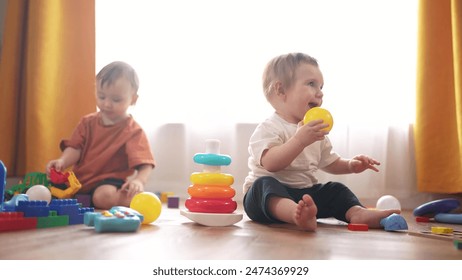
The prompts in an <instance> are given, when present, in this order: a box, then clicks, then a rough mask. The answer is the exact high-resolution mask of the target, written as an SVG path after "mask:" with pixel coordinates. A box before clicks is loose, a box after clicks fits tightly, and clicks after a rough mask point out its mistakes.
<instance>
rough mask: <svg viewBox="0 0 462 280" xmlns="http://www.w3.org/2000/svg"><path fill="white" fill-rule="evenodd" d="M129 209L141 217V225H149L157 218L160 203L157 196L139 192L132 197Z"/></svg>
mask: <svg viewBox="0 0 462 280" xmlns="http://www.w3.org/2000/svg"><path fill="white" fill-rule="evenodd" d="M130 208H132V209H134V210H136V211H138V212H139V213H140V214H141V215H143V224H150V223H152V222H154V221H155V220H157V218H159V216H160V213H161V211H162V203H161V202H160V199H159V198H158V197H157V195H155V194H153V193H151V192H141V193H139V194H136V195H135V196H134V197H133V199H132V201H131V202H130Z"/></svg>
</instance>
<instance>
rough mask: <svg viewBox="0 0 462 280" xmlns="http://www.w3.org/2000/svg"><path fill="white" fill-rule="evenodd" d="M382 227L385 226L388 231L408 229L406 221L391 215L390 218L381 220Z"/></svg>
mask: <svg viewBox="0 0 462 280" xmlns="http://www.w3.org/2000/svg"><path fill="white" fill-rule="evenodd" d="M380 225H381V226H383V228H384V229H385V230H386V231H395V230H406V229H408V227H407V223H406V220H405V219H404V218H403V217H402V216H400V215H398V214H391V215H390V216H388V217H386V218H383V219H382V220H380Z"/></svg>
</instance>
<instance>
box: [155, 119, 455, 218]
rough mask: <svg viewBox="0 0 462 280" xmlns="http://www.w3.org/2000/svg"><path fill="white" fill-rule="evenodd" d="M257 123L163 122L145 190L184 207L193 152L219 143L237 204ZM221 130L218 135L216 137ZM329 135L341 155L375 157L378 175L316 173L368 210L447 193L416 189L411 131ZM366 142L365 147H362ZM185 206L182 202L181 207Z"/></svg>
mask: <svg viewBox="0 0 462 280" xmlns="http://www.w3.org/2000/svg"><path fill="white" fill-rule="evenodd" d="M255 127H256V124H236V125H235V126H230V127H221V128H220V129H216V130H215V129H209V130H208V131H200V130H197V129H195V128H191V127H187V126H185V125H184V124H166V125H163V126H160V127H159V128H158V129H156V130H155V132H154V133H153V134H152V135H149V137H150V140H151V143H152V149H153V152H154V156H155V159H156V161H157V166H156V168H155V169H154V171H153V173H152V175H151V177H150V179H149V182H148V184H147V187H146V190H148V191H152V192H167V191H168V192H174V193H175V195H178V196H180V198H181V200H182V203H184V200H185V199H186V198H187V197H188V193H187V188H188V187H189V185H190V184H191V183H190V181H189V176H190V175H191V173H192V172H200V171H202V165H199V164H196V163H194V162H193V159H192V158H193V156H194V154H196V153H203V152H205V140H206V139H209V138H213V139H219V140H220V141H221V153H222V154H228V155H230V156H231V158H232V163H231V165H230V166H227V167H223V168H222V172H224V173H229V174H231V175H233V176H234V179H235V183H234V184H233V186H232V187H233V188H234V189H235V190H236V197H235V200H237V201H241V200H242V198H243V193H242V184H243V182H244V178H245V177H246V176H247V173H248V167H247V158H248V152H247V146H248V140H249V137H250V135H251V134H252V132H253V130H254V129H255ZM217 131H218V132H220V131H221V132H220V133H217ZM333 131H335V133H334V132H333V133H332V135H331V136H330V138H331V140H332V143H333V145H334V148H335V150H336V151H337V152H338V153H339V154H340V155H342V156H344V157H351V156H353V155H356V154H360V153H364V154H368V155H371V156H373V157H375V158H377V159H378V160H379V161H380V162H381V165H380V167H379V169H380V172H379V173H375V172H372V171H366V172H364V173H361V174H352V175H330V174H326V173H323V172H320V173H319V174H318V175H319V176H318V177H319V179H320V181H321V182H327V181H340V182H342V183H344V184H346V185H347V186H348V187H350V188H351V189H352V190H353V192H354V193H355V194H356V195H357V196H358V197H359V198H360V199H361V201H362V202H363V203H364V204H365V205H366V206H375V203H376V202H377V200H378V199H379V198H380V197H381V196H383V195H386V194H389V195H393V196H395V197H397V198H398V199H399V200H400V202H401V204H402V205H403V208H407V209H413V208H415V207H417V206H418V205H420V204H422V203H425V202H428V201H430V200H432V199H436V198H438V197H447V196H446V195H440V196H438V195H434V194H426V193H419V192H418V191H417V186H416V177H415V162H414V147H413V144H412V143H413V138H412V127H389V128H380V127H377V128H375V129H374V128H371V127H355V128H351V127H350V128H348V127H346V126H343V127H342V126H341V125H337V127H336V128H335V130H333ZM366 143H367V144H366ZM183 205H184V204H183Z"/></svg>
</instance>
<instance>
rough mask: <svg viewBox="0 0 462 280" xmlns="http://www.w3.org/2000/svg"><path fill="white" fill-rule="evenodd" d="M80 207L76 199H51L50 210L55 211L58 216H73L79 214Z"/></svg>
mask: <svg viewBox="0 0 462 280" xmlns="http://www.w3.org/2000/svg"><path fill="white" fill-rule="evenodd" d="M79 208H80V205H79V204H78V203H77V199H52V200H51V201H50V210H55V211H56V212H58V215H68V216H75V215H78V214H79Z"/></svg>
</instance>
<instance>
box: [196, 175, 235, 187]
mask: <svg viewBox="0 0 462 280" xmlns="http://www.w3.org/2000/svg"><path fill="white" fill-rule="evenodd" d="M190 179H191V182H192V183H193V184H198V185H214V186H216V185H221V186H231V185H232V184H233V183H234V177H233V175H230V174H225V173H210V172H194V173H192V174H191V177H190Z"/></svg>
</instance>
